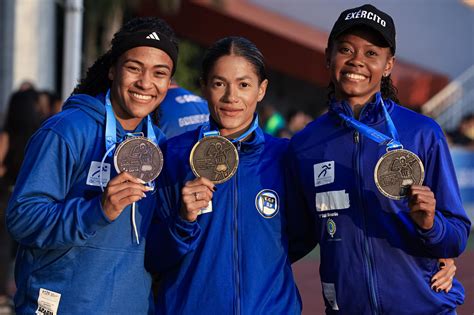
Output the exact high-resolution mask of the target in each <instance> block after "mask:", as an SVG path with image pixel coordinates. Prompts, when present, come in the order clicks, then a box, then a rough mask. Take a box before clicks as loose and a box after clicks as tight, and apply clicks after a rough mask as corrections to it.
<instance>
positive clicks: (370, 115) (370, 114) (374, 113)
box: [329, 92, 394, 125]
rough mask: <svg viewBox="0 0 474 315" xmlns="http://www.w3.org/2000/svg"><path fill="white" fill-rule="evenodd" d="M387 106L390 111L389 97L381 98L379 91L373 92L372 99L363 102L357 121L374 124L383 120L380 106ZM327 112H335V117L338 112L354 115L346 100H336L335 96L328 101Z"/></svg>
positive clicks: (392, 105) (391, 106) (391, 104)
mask: <svg viewBox="0 0 474 315" xmlns="http://www.w3.org/2000/svg"><path fill="white" fill-rule="evenodd" d="M384 105H385V107H386V108H387V111H388V112H389V113H391V112H392V110H393V107H394V103H393V101H392V100H390V99H385V100H383V99H382V94H381V93H380V92H377V93H375V95H374V100H373V101H372V102H369V103H367V104H365V106H364V107H363V108H362V110H361V112H360V117H359V121H360V122H361V123H364V124H366V125H375V124H378V123H380V122H382V121H385V114H384V110H383V108H382V106H384ZM329 113H331V114H335V115H336V117H337V114H338V113H343V114H345V115H348V116H351V117H354V113H353V111H352V109H351V107H350V105H349V104H348V103H347V102H346V101H340V102H339V101H337V100H336V99H335V98H333V99H331V101H330V103H329Z"/></svg>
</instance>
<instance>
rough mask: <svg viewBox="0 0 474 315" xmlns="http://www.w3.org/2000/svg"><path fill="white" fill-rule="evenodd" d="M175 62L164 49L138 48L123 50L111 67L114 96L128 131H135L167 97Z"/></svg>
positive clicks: (122, 123)
mask: <svg viewBox="0 0 474 315" xmlns="http://www.w3.org/2000/svg"><path fill="white" fill-rule="evenodd" d="M172 68H173V61H172V60H171V58H170V57H169V56H168V54H166V53H165V52H164V51H162V50H160V49H157V48H153V47H145V46H141V47H135V48H132V49H130V50H127V51H126V52H125V53H123V54H122V55H121V56H120V57H119V59H118V60H117V62H116V63H115V64H114V65H113V66H112V67H111V68H110V70H109V79H110V80H111V81H112V86H111V88H110V90H111V92H110V95H111V96H110V98H111V103H112V107H113V109H114V112H115V115H116V117H117V119H118V120H119V122H120V124H121V125H122V127H123V128H124V129H125V130H134V129H135V128H136V127H137V125H138V124H139V123H140V121H141V120H142V119H143V118H144V117H146V116H147V115H148V114H149V113H151V112H152V111H153V110H154V109H155V108H156V107H158V105H159V104H160V103H161V101H162V100H163V98H164V97H165V96H166V92H167V91H168V88H169V86H170V81H171V71H172Z"/></svg>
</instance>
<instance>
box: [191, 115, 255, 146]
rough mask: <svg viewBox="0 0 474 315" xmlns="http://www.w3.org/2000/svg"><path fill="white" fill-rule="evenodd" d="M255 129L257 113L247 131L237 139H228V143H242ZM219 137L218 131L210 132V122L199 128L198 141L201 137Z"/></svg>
mask: <svg viewBox="0 0 474 315" xmlns="http://www.w3.org/2000/svg"><path fill="white" fill-rule="evenodd" d="M257 128H258V115H257V113H255V114H254V117H253V121H252V123H251V126H250V128H249V129H248V130H247V131H245V132H244V133H243V134H241V135H240V136H239V137H237V138H235V139H229V141H230V142H232V143H234V144H235V143H237V142H239V141H242V140H244V139H245V138H247V137H248V136H249V135H250V134H251V133H252V132H254V131H255V129H257ZM206 130H208V131H206ZM219 135H220V132H219V130H211V122H210V121H209V122H208V123H206V124H205V125H204V126H203V127H202V128H201V130H200V132H199V139H202V138H203V137H208V136H219Z"/></svg>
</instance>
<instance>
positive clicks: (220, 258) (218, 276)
mask: <svg viewBox="0 0 474 315" xmlns="http://www.w3.org/2000/svg"><path fill="white" fill-rule="evenodd" d="M198 137H199V129H198V130H195V131H191V132H188V133H185V134H183V135H180V136H177V137H175V138H172V139H170V140H169V141H168V144H167V152H166V155H165V170H164V173H163V174H162V176H163V177H162V176H160V177H161V179H166V182H167V183H161V184H159V185H160V192H161V193H163V198H164V199H166V201H165V202H164V204H165V205H166V207H164V208H163V209H161V210H160V221H161V222H165V221H166V222H168V223H170V228H169V230H168V233H164V231H165V229H158V231H160V232H159V233H157V234H156V235H155V237H154V238H153V239H152V240H149V243H148V246H149V247H150V246H152V247H153V249H152V250H150V251H149V253H155V257H154V263H152V265H154V268H155V270H158V271H161V272H162V274H161V275H162V279H161V280H162V282H161V289H160V291H159V293H158V296H157V300H156V305H155V307H156V313H157V314H203V315H204V314H206V315H208V314H252V315H256V314H300V313H301V301H300V297H299V293H298V290H297V288H296V285H295V283H294V279H293V275H292V270H291V265H290V260H289V258H288V238H287V233H286V229H287V224H286V216H287V215H288V213H287V212H288V209H287V208H286V207H285V203H286V193H285V181H284V176H283V174H284V164H283V155H284V153H285V151H286V148H287V143H288V142H287V140H283V139H276V138H273V137H271V136H269V135H266V134H264V133H263V132H262V130H261V129H260V128H257V129H256V131H255V132H254V133H253V135H252V138H251V140H249V141H246V142H242V143H239V144H238V145H237V146H238V150H239V157H240V163H239V167H238V170H237V173H236V174H235V175H234V177H232V178H231V179H230V180H228V181H227V182H225V183H222V184H217V185H216V186H217V191H216V192H214V197H213V200H212V211H211V212H207V213H203V214H201V215H199V216H198V219H197V221H196V222H194V223H189V222H184V221H183V220H182V219H180V218H179V217H178V209H179V208H180V190H181V188H182V186H183V184H184V183H185V182H186V181H188V180H192V179H194V178H195V177H194V175H193V173H192V172H191V168H190V166H189V154H190V152H191V148H192V147H193V145H194V144H195V143H196V142H197V140H198ZM152 268H153V267H152Z"/></svg>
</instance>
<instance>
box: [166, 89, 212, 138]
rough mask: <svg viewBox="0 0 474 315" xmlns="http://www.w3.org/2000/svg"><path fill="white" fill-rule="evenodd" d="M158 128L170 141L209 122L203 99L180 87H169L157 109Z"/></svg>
mask: <svg viewBox="0 0 474 315" xmlns="http://www.w3.org/2000/svg"><path fill="white" fill-rule="evenodd" d="M157 111H158V126H159V127H160V129H161V130H162V131H163V133H164V134H165V135H166V138H168V139H170V138H172V137H175V136H177V135H180V134H182V133H185V132H187V131H191V130H194V129H196V128H197V127H199V126H200V125H202V124H203V123H206V122H208V121H209V109H208V107H207V102H206V100H205V99H203V98H201V97H199V96H197V95H194V94H193V93H191V92H189V91H188V90H186V89H183V88H182V87H179V86H177V87H171V88H170V89H169V90H168V93H166V97H165V99H164V100H163V102H161V104H160V106H158V108H157Z"/></svg>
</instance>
